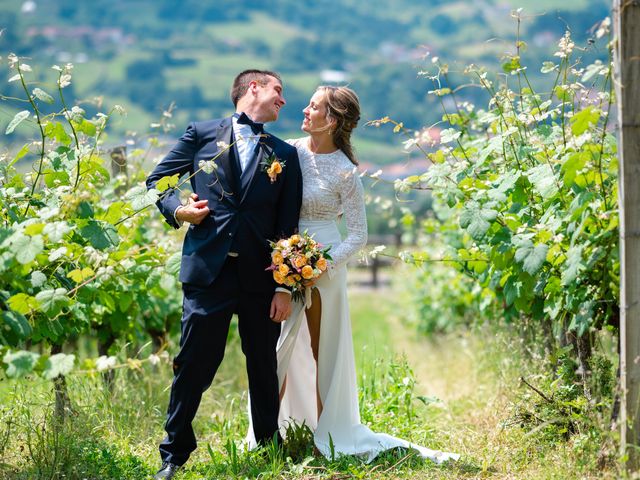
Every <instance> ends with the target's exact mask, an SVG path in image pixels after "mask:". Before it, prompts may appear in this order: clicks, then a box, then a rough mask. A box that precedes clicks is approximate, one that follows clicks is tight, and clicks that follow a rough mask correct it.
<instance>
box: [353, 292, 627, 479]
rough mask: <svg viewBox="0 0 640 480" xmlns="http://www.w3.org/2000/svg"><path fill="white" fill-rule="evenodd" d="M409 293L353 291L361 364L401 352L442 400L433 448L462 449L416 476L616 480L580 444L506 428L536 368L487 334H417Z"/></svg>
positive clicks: (425, 391)
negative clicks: (448, 463)
mask: <svg viewBox="0 0 640 480" xmlns="http://www.w3.org/2000/svg"><path fill="white" fill-rule="evenodd" d="M403 292H404V289H403V288H400V289H399V290H398V287H397V286H396V287H395V288H393V287H392V288H391V289H388V290H386V291H385V290H378V291H372V292H366V291H360V292H358V293H352V295H351V304H352V309H353V311H354V315H353V322H354V326H353V330H354V346H355V351H356V358H357V357H358V352H365V353H362V354H361V355H362V358H360V359H358V358H357V360H358V368H359V369H363V368H366V362H367V361H368V358H370V357H368V356H367V355H371V354H367V353H366V352H367V351H369V352H375V353H376V354H377V355H380V354H382V355H383V356H386V357H387V358H391V357H393V356H394V355H403V356H404V357H405V358H406V360H407V362H408V364H409V366H410V367H411V368H412V370H413V373H414V375H415V379H416V389H415V393H416V395H418V396H424V397H428V398H433V397H435V398H437V399H439V400H440V401H439V402H437V403H435V404H433V406H432V408H430V410H429V411H428V412H427V413H426V414H425V421H427V422H430V423H431V425H430V426H431V427H432V428H433V429H434V430H435V432H436V437H437V438H438V441H439V443H440V445H439V446H438V447H431V448H442V449H447V450H449V451H454V452H458V453H461V454H462V459H461V462H459V464H458V465H457V466H455V467H445V468H438V469H432V468H427V469H425V470H423V471H413V472H412V476H411V477H410V478H416V479H422V478H424V479H427V478H428V479H432V478H433V479H436V478H437V479H440V478H442V479H454V478H456V479H457V478H492V479H494V478H495V479H563V480H564V479H574V478H575V479H590V478H616V474H615V472H601V473H600V472H598V473H594V468H593V465H590V464H589V462H588V461H584V459H583V458H582V457H581V456H580V445H579V444H576V443H573V444H572V443H571V442H569V443H566V444H558V445H555V446H553V445H548V444H540V443H538V442H537V441H536V440H535V439H534V438H532V437H530V436H529V435H527V433H526V432H524V431H522V430H521V429H519V428H517V427H505V426H504V424H505V421H507V420H508V419H509V417H510V412H511V408H512V406H513V404H514V402H515V401H516V400H517V398H518V395H519V393H518V392H521V390H520V388H521V386H520V382H519V376H520V375H527V374H534V373H535V371H534V370H530V369H529V368H530V366H529V365H526V361H525V360H523V358H522V356H521V354H520V353H519V351H518V349H517V348H514V346H513V345H509V344H507V343H506V341H503V342H502V343H501V341H500V340H499V339H497V338H495V337H493V336H492V335H490V334H486V335H485V332H475V333H470V332H466V333H460V334H455V335H454V334H450V335H445V336H441V337H438V338H437V339H436V340H429V339H427V338H425V337H423V336H421V335H419V334H418V333H417V330H416V327H415V325H411V324H409V323H408V322H407V321H406V320H405V318H404V314H405V313H406V310H404V313H403V308H402V306H400V304H401V303H402V302H403V300H402V298H403ZM359 371H360V370H359ZM433 407H435V408H433ZM427 446H429V445H427ZM387 478H404V477H387ZM407 478H409V477H407Z"/></svg>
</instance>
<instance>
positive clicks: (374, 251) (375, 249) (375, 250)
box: [369, 245, 387, 258]
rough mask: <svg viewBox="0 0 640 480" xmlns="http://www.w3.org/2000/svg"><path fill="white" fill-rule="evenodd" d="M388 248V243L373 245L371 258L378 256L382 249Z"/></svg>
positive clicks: (370, 253)
mask: <svg viewBox="0 0 640 480" xmlns="http://www.w3.org/2000/svg"><path fill="white" fill-rule="evenodd" d="M386 248H387V246H386V245H378V246H376V247H373V248H372V249H371V251H370V252H369V256H370V257H371V258H376V257H377V256H378V254H379V253H380V252H382V251H384V250H385V249H386Z"/></svg>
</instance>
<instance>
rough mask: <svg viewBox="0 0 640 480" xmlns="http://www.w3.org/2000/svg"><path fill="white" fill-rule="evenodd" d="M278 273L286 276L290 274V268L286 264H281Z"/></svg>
mask: <svg viewBox="0 0 640 480" xmlns="http://www.w3.org/2000/svg"><path fill="white" fill-rule="evenodd" d="M278 271H279V272H280V274H281V275H286V274H287V273H289V267H287V266H286V265H285V264H284V263H281V264H280V266H279V267H278Z"/></svg>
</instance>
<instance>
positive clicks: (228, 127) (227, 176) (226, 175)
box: [216, 119, 238, 198]
mask: <svg viewBox="0 0 640 480" xmlns="http://www.w3.org/2000/svg"><path fill="white" fill-rule="evenodd" d="M232 134H233V127H232V124H231V121H229V119H225V121H224V122H222V123H221V124H220V126H219V127H218V129H217V130H216V141H218V142H224V143H226V144H227V145H231V142H232V137H233V135H232ZM232 149H235V146H234V145H232V146H231V147H229V148H227V149H226V150H225V151H224V152H222V153H221V154H220V156H219V157H218V158H217V159H216V163H217V164H218V169H217V170H216V173H217V175H218V180H219V182H220V186H221V187H222V188H223V189H224V191H225V192H227V193H232V198H234V197H235V198H237V195H238V184H237V176H236V175H235V174H234V168H233V165H232V162H233V161H234V158H236V157H237V154H236V155H234V154H233V153H234V152H232Z"/></svg>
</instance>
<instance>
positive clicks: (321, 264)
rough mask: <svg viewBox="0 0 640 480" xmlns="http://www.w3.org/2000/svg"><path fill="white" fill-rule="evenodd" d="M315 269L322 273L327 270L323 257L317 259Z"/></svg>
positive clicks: (325, 260)
mask: <svg viewBox="0 0 640 480" xmlns="http://www.w3.org/2000/svg"><path fill="white" fill-rule="evenodd" d="M316 267H318V268H319V269H320V270H322V271H323V272H324V271H325V270H326V269H327V259H326V258H324V257H321V258H319V259H318V261H317V262H316Z"/></svg>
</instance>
